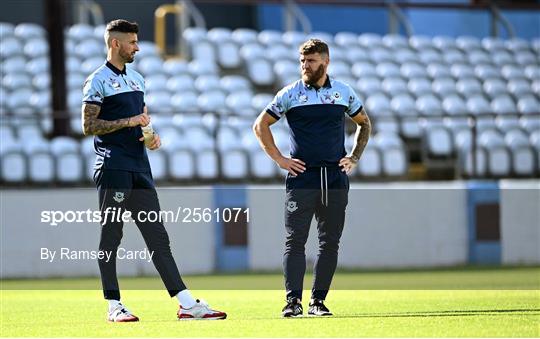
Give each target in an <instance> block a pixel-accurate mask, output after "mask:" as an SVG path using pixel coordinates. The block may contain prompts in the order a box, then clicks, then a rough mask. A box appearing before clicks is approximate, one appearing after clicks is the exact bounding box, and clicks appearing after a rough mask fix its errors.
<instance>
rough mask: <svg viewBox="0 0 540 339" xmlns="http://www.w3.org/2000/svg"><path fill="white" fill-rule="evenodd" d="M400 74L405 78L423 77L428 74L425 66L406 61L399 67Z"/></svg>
mask: <svg viewBox="0 0 540 339" xmlns="http://www.w3.org/2000/svg"><path fill="white" fill-rule="evenodd" d="M400 72H401V75H402V76H403V77H405V78H408V79H412V78H425V77H427V76H428V74H427V71H426V67H425V66H424V65H420V64H419V63H416V62H406V63H403V64H402V65H401V67H400Z"/></svg>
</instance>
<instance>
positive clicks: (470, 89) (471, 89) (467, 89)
mask: <svg viewBox="0 0 540 339" xmlns="http://www.w3.org/2000/svg"><path fill="white" fill-rule="evenodd" d="M456 89H457V91H458V93H459V94H461V96H463V97H465V98H469V97H471V96H474V95H481V94H482V92H483V88H482V84H481V83H480V81H478V80H477V79H476V78H472V77H471V78H460V79H459V80H458V81H457V82H456Z"/></svg>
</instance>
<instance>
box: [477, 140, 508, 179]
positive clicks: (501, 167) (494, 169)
mask: <svg viewBox="0 0 540 339" xmlns="http://www.w3.org/2000/svg"><path fill="white" fill-rule="evenodd" d="M478 144H479V146H481V147H483V148H484V149H486V150H487V152H488V171H489V173H490V174H491V175H492V176H495V177H503V176H508V175H509V174H510V171H511V160H510V154H509V152H508V150H507V149H506V145H505V142H504V137H503V136H502V135H501V134H500V133H499V132H497V131H495V130H486V131H483V132H481V133H480V136H479V139H478Z"/></svg>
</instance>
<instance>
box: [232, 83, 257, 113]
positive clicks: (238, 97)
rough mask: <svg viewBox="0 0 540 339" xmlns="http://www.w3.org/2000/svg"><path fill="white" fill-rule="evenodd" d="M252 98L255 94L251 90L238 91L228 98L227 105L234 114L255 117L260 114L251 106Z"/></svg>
mask: <svg viewBox="0 0 540 339" xmlns="http://www.w3.org/2000/svg"><path fill="white" fill-rule="evenodd" d="M252 97H253V93H252V92H251V91H249V90H243V91H237V92H235V93H231V94H229V95H228V96H227V98H226V99H225V104H226V106H227V108H228V109H229V111H230V112H231V113H232V114H238V115H242V116H246V117H254V116H255V115H256V114H258V113H260V112H257V111H255V109H254V108H253V106H252V105H251V99H252Z"/></svg>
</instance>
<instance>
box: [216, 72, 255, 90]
mask: <svg viewBox="0 0 540 339" xmlns="http://www.w3.org/2000/svg"><path fill="white" fill-rule="evenodd" d="M220 85H221V88H222V89H224V90H226V91H227V92H228V93H229V94H230V93H234V92H237V91H251V83H250V82H249V80H248V79H246V78H245V77H243V76H241V75H226V76H224V77H222V78H221V79H220Z"/></svg>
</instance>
